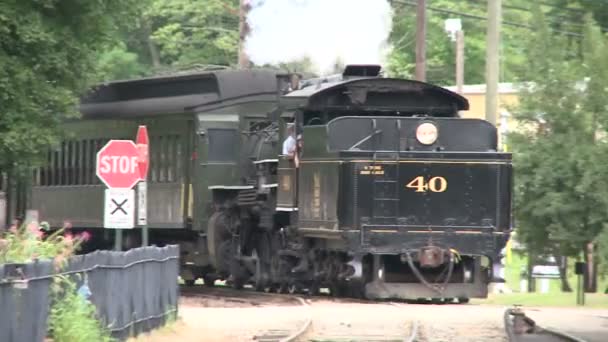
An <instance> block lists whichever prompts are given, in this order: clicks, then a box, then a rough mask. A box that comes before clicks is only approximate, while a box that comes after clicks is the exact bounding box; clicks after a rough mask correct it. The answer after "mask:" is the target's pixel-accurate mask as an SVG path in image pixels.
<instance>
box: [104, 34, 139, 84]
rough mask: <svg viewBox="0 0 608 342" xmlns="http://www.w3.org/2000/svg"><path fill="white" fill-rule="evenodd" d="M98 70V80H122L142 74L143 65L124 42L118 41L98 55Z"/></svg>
mask: <svg viewBox="0 0 608 342" xmlns="http://www.w3.org/2000/svg"><path fill="white" fill-rule="evenodd" d="M98 72H99V75H98V79H99V80H100V81H114V80H124V79H129V78H134V77H137V76H142V75H144V74H145V67H144V65H143V64H142V63H141V62H139V59H138V56H137V54H136V53H133V52H130V51H128V50H127V46H126V44H125V43H123V42H119V43H118V44H117V45H116V47H114V48H113V49H111V50H109V51H107V52H104V53H102V54H101V55H100V57H99V60H98Z"/></svg>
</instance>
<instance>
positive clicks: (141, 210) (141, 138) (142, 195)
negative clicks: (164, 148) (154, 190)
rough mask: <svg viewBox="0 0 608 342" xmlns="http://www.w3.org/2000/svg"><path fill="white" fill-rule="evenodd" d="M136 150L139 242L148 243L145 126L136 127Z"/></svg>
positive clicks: (143, 244) (147, 164)
mask: <svg viewBox="0 0 608 342" xmlns="http://www.w3.org/2000/svg"><path fill="white" fill-rule="evenodd" d="M135 143H136V144H137V151H138V152H139V159H138V161H137V163H138V169H139V177H140V179H141V182H139V184H138V185H137V224H138V225H140V226H141V227H142V230H141V244H142V246H144V247H145V246H147V245H148V183H147V181H146V179H147V177H148V168H149V166H150V159H149V153H148V151H149V146H150V144H149V142H148V129H147V128H146V126H143V125H142V126H139V128H138V129H137V138H136V139H135Z"/></svg>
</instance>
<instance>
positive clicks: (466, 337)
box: [131, 297, 608, 342]
mask: <svg viewBox="0 0 608 342" xmlns="http://www.w3.org/2000/svg"><path fill="white" fill-rule="evenodd" d="M309 303H310V306H309V307H303V306H300V305H297V304H295V303H293V302H291V303H289V302H286V301H284V300H275V301H272V300H270V302H269V303H267V304H260V303H257V302H256V301H255V300H253V301H251V302H250V303H248V301H247V300H246V299H237V300H236V301H235V300H234V299H231V298H228V299H227V300H225V299H218V298H212V297H209V298H202V299H201V298H182V299H181V301H180V307H179V311H180V313H179V316H180V319H179V320H178V322H176V323H174V324H172V325H171V326H170V327H167V328H164V329H161V330H159V331H157V332H154V333H152V334H151V335H147V336H140V337H139V338H137V339H133V340H131V341H138V342H139V341H150V342H177V341H188V342H190V341H205V342H215V341H218V342H219V341H236V342H238V341H255V336H259V335H260V334H262V333H264V332H267V331H268V330H273V329H276V330H281V329H284V330H289V329H291V330H293V329H295V328H294V327H296V326H301V325H302V324H303V323H304V322H305V321H306V320H307V319H308V318H309V317H312V322H313V323H312V325H311V329H309V330H308V333H307V334H306V335H305V337H304V338H303V339H302V340H303V341H306V340H310V339H312V338H315V339H324V340H328V339H332V338H334V339H335V338H339V337H344V336H366V337H369V338H370V339H371V337H373V336H379V337H380V336H383V337H385V338H386V337H389V336H395V337H396V338H397V337H399V336H405V335H406V334H407V332H409V327H411V324H412V322H414V321H417V322H418V324H419V329H420V335H421V337H422V340H424V341H437V342H441V341H464V342H468V341H471V342H473V341H475V342H477V341H479V342H483V341H506V336H505V333H504V331H503V329H504V328H503V313H504V310H505V307H502V306H489V305H475V304H467V305H457V304H454V305H430V304H428V305H426V304H418V305H416V304H391V303H361V302H355V301H353V302H349V301H343V300H340V301H336V300H330V299H319V298H316V299H313V300H311V301H310V302H309ZM524 309H525V312H526V313H527V314H528V315H529V316H530V317H532V318H533V319H534V320H537V322H538V324H540V325H542V326H547V327H554V328H558V329H561V330H564V331H566V332H568V333H576V334H578V335H579V336H580V337H584V338H586V339H588V341H590V342H593V341H608V310H593V309H560V308H543V309H537V308H524Z"/></svg>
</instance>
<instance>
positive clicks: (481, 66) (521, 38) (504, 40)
mask: <svg viewBox="0 0 608 342" xmlns="http://www.w3.org/2000/svg"><path fill="white" fill-rule="evenodd" d="M532 3H534V2H533V1H529V0H509V1H503V8H502V17H503V25H502V27H501V51H500V54H501V61H500V81H501V82H513V81H515V80H517V76H518V75H521V74H523V73H525V71H526V65H527V63H528V60H527V59H526V58H525V55H524V54H523V53H522V51H523V50H524V49H525V48H526V43H527V42H528V38H529V36H530V35H531V34H533V33H534V28H530V27H529V26H531V25H532V24H533V23H534V20H533V18H534V16H533V11H532V5H531V4H532ZM427 4H428V5H427V6H428V7H429V9H428V10H427V21H428V22H427V39H426V43H427V49H426V57H427V81H429V82H431V83H437V84H440V85H454V84H455V82H456V81H455V45H454V43H453V42H451V40H450V39H449V38H448V36H447V34H446V33H445V31H444V21H445V20H446V19H449V18H460V19H461V20H462V29H463V31H464V33H465V77H464V80H465V83H466V84H478V83H485V54H486V51H485V46H486V25H487V23H486V21H485V20H484V18H485V17H486V16H487V9H486V4H487V1H485V0H468V1H454V0H434V1H432V2H429V1H427ZM412 5H413V2H412V1H400V0H396V1H393V7H394V16H393V26H392V31H391V34H390V37H389V42H390V44H391V45H392V48H393V49H392V52H391V53H390V54H389V55H388V56H387V64H388V65H387V69H388V71H389V73H390V74H391V75H393V76H399V77H409V78H411V77H413V73H414V69H415V32H416V9H415V7H414V6H412ZM540 10H542V12H543V13H545V14H546V17H547V22H548V24H549V25H548V26H549V28H550V29H551V30H552V32H554V33H559V34H561V35H564V37H569V39H570V40H577V39H578V38H577V37H576V36H573V35H572V34H571V33H574V34H576V35H578V34H582V31H583V25H582V21H583V14H584V13H585V12H584V10H587V11H590V12H592V14H593V15H594V17H595V18H596V20H603V23H602V26H604V27H605V28H608V2H604V1H588V0H553V1H545V2H542V8H539V11H540ZM448 12H452V13H448ZM461 13H462V15H461ZM565 32H568V34H569V35H568V34H567V33H565Z"/></svg>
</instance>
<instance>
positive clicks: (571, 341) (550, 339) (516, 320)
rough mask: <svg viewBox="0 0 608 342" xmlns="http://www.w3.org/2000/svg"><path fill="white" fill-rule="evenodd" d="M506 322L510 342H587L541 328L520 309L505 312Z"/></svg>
mask: <svg viewBox="0 0 608 342" xmlns="http://www.w3.org/2000/svg"><path fill="white" fill-rule="evenodd" d="M504 321H505V331H506V333H507V337H508V339H509V342H528V341H541V342H585V340H583V339H580V338H578V337H576V336H571V335H569V334H566V333H564V332H561V331H557V330H554V329H548V328H543V327H541V326H539V325H538V324H536V322H534V320H532V319H531V318H529V317H528V316H526V314H525V313H524V312H523V310H522V309H521V308H519V307H515V308H509V309H507V310H505V314H504Z"/></svg>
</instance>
